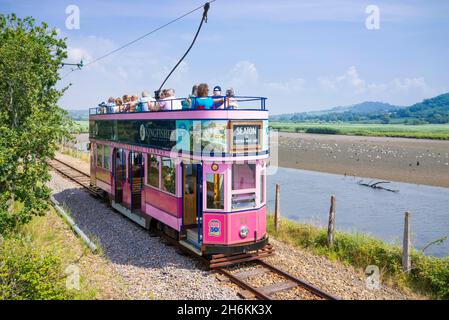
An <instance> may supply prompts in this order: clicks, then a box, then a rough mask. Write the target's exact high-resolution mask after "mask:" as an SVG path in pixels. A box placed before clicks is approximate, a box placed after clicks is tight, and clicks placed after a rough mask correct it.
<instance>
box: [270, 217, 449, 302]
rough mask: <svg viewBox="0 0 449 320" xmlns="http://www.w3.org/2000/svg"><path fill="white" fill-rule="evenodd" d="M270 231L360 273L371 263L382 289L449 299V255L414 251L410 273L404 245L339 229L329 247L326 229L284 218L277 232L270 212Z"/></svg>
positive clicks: (292, 244)
mask: <svg viewBox="0 0 449 320" xmlns="http://www.w3.org/2000/svg"><path fill="white" fill-rule="evenodd" d="M267 231H268V233H269V234H271V235H273V236H274V237H275V238H276V239H277V240H279V241H282V242H284V243H287V244H289V245H291V246H293V247H296V248H303V249H306V250H308V251H309V252H312V253H314V254H318V255H320V256H324V257H327V258H328V259H331V260H338V261H341V262H343V263H345V264H347V265H351V266H353V267H355V268H356V269H358V270H359V272H360V273H361V272H363V271H364V270H365V268H366V267H367V266H369V265H375V266H377V267H378V268H379V271H380V283H381V284H382V285H381V286H380V288H384V287H383V285H385V284H386V285H387V286H395V287H398V288H399V289H400V290H401V291H403V292H407V294H408V295H409V296H413V294H412V292H414V294H415V295H416V296H414V297H413V298H414V299H419V298H423V297H424V296H423V295H426V296H429V295H430V296H432V297H433V298H437V299H449V258H443V259H441V258H436V257H427V256H424V255H423V254H422V253H419V252H417V251H412V254H411V263H412V268H411V272H410V274H409V275H407V274H405V273H404V272H402V266H401V258H402V250H401V248H400V247H397V246H393V245H389V244H386V243H385V242H383V241H381V240H378V239H376V238H373V237H370V236H366V235H362V234H348V233H343V232H336V234H335V237H334V245H333V246H332V247H331V248H328V247H327V246H326V239H327V232H326V230H325V229H323V228H318V227H315V226H312V225H309V224H300V223H297V222H294V221H290V220H287V219H282V220H281V224H280V227H279V230H278V231H276V230H275V228H274V220H273V216H270V215H269V216H268V217H267ZM324 280H325V281H327V279H324Z"/></svg>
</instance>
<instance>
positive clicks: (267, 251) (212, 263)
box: [48, 158, 338, 300]
mask: <svg viewBox="0 0 449 320" xmlns="http://www.w3.org/2000/svg"><path fill="white" fill-rule="evenodd" d="M48 163H49V165H50V166H51V167H52V168H53V169H54V170H55V171H56V172H58V173H59V174H61V175H63V176H64V177H66V178H68V179H70V180H72V181H74V182H76V183H77V184H79V185H81V186H82V187H84V188H85V189H87V190H88V191H89V192H90V193H91V194H93V195H94V196H96V197H102V193H101V190H100V189H98V188H96V187H93V186H92V185H91V184H90V176H89V175H88V174H86V173H85V172H83V171H81V170H79V169H77V168H75V167H73V166H71V165H69V164H67V163H65V162H63V161H61V160H59V159H56V158H55V159H53V160H49V161H48ZM152 231H153V232H155V233H156V234H157V235H159V236H160V237H161V238H164V239H165V240H166V241H167V242H168V243H169V244H170V245H174V246H176V247H178V249H180V250H181V251H183V252H186V251H187V249H186V248H185V247H183V246H181V245H180V244H179V242H178V241H176V240H175V239H173V238H170V237H168V236H167V235H165V234H164V233H163V232H161V231H159V230H152ZM260 251H261V252H258V253H257V254H252V255H251V254H250V255H246V256H245V254H241V255H234V256H231V257H230V256H226V255H213V256H212V257H211V259H206V258H204V257H202V256H198V255H195V254H193V253H192V252H190V251H188V253H189V254H190V255H193V256H195V257H196V258H198V259H199V260H200V261H201V262H203V263H204V264H205V265H206V266H207V267H208V268H209V269H211V270H214V271H217V272H219V273H220V274H222V275H223V276H225V277H226V278H227V279H229V280H230V281H231V282H233V283H234V284H236V285H237V286H239V287H240V288H242V289H243V291H242V292H241V296H242V297H243V298H246V299H251V298H257V299H262V300H273V299H277V298H278V296H277V295H279V294H284V293H288V291H291V290H293V291H295V290H296V291H298V292H297V293H299V294H296V296H299V297H301V296H302V297H306V298H309V299H324V300H338V298H337V297H335V296H332V295H331V294H328V293H326V292H324V291H322V290H321V289H319V288H317V287H315V286H313V285H312V284H310V283H308V282H306V281H304V280H301V279H299V278H297V277H295V276H293V275H291V274H289V273H287V272H285V271H282V270H281V269H279V268H277V267H275V266H273V265H271V264H269V263H267V262H265V261H263V260H261V259H260V258H262V257H267V256H269V255H271V254H272V251H273V248H272V247H271V245H267V246H266V247H265V248H263V249H262V250H260ZM250 264H251V265H250ZM242 269H243V270H242ZM272 275H274V277H273V276H272ZM263 276H268V277H270V276H271V278H276V279H277V280H279V281H271V282H270V283H269V284H265V285H257V284H254V282H253V281H251V278H255V277H259V278H262V277H263ZM301 292H302V293H301Z"/></svg>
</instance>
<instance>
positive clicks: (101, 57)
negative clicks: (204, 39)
mask: <svg viewBox="0 0 449 320" xmlns="http://www.w3.org/2000/svg"><path fill="white" fill-rule="evenodd" d="M215 1H216V0H211V1H208V2H206V4H209V5H210V4H211V3H212V2H215ZM206 4H204V5H201V6H199V7H196V8H195V9H192V10H190V11H189V12H186V13H184V14H183V15H181V16H179V17H177V18H175V19H173V20H171V21H169V22H167V23H165V24H163V25H161V26H159V27H157V28H156V29H153V30H151V31H150V32H147V33H145V34H144V35H142V36H140V37H138V38H136V39H134V40H132V41H129V42H127V43H125V44H124V45H122V46H120V47H118V48H116V49H114V50H112V51H109V52H107V53H105V54H104V55H102V56H100V57H98V58H95V59H94V60H91V61H89V62H87V63H86V64H84V67H87V66H88V65H91V64H92V63H95V62H98V61H100V60H102V59H104V58H106V57H108V56H110V55H111V54H114V53H116V52H117V51H120V50H122V49H124V48H126V47H129V46H130V45H132V44H134V43H136V42H138V41H140V40H142V39H144V38H146V37H148V36H149V35H152V34H153V33H155V32H157V31H159V30H161V29H164V28H165V27H167V26H169V25H171V24H173V23H175V22H176V21H178V20H181V19H183V18H185V17H187V16H188V15H190V14H192V13H194V12H196V11H198V10H200V9H202V8H204V7H205V6H206ZM203 20H204V17H203ZM203 20H202V21H203ZM77 70H79V69H74V68H72V69H71V70H70V71H69V72H67V73H66V74H64V75H63V76H62V77H61V79H64V78H65V77H67V76H68V75H70V74H71V73H72V72H74V71H77Z"/></svg>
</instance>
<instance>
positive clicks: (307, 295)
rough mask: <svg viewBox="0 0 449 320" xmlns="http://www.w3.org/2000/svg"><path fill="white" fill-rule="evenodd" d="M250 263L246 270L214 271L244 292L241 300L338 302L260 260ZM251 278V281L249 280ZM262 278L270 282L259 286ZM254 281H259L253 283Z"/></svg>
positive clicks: (334, 298) (225, 269) (219, 269)
mask: <svg viewBox="0 0 449 320" xmlns="http://www.w3.org/2000/svg"><path fill="white" fill-rule="evenodd" d="M250 263H251V264H252V266H250V268H247V266H237V267H235V266H234V267H230V268H226V267H219V268H217V269H216V270H217V271H218V272H219V273H221V274H222V275H224V276H225V277H227V278H228V279H229V280H230V281H232V282H233V283H235V284H236V285H238V286H239V287H241V288H242V289H244V290H245V291H243V292H241V293H240V295H241V296H242V297H243V298H246V299H251V298H253V297H254V298H257V299H262V300H273V299H280V298H281V297H282V295H284V296H288V297H297V298H300V299H301V298H302V299H322V300H338V298H337V297H335V296H333V295H331V294H329V293H326V292H325V291H323V290H321V289H319V288H317V287H315V286H313V285H312V284H310V283H308V282H306V281H304V280H301V279H299V278H297V277H295V276H293V275H291V274H289V273H287V272H285V271H283V270H281V269H279V268H277V267H275V266H273V265H272V264H269V263H268V262H265V261H263V260H261V259H256V260H253V261H251V262H250ZM242 267H243V270H242ZM245 267H246V268H245ZM231 269H234V270H231ZM252 278H253V280H251V279H252ZM263 278H265V279H267V278H268V279H270V281H269V282H268V283H266V284H260V280H261V279H263ZM254 279H255V280H259V281H254ZM273 279H276V281H273ZM258 282H259V283H258ZM289 291H290V292H289ZM292 291H293V292H292Z"/></svg>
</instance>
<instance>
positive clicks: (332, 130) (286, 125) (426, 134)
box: [270, 122, 449, 140]
mask: <svg viewBox="0 0 449 320" xmlns="http://www.w3.org/2000/svg"><path fill="white" fill-rule="evenodd" d="M270 127H272V128H273V129H276V130H279V131H283V132H306V133H320V134H341V135H355V136H376V137H399V138H400V137H402V138H416V139H439V140H448V139H449V124H424V125H406V124H369V123H367V124H362V123H314V122H271V123H270Z"/></svg>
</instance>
